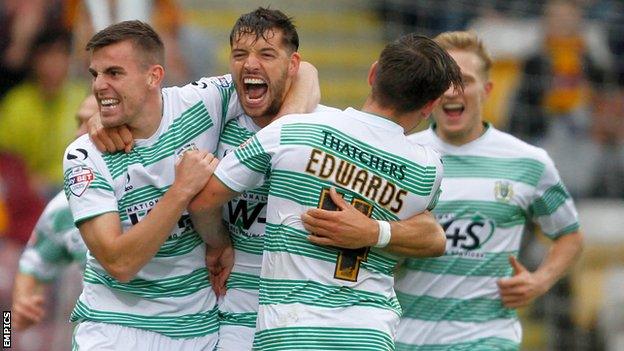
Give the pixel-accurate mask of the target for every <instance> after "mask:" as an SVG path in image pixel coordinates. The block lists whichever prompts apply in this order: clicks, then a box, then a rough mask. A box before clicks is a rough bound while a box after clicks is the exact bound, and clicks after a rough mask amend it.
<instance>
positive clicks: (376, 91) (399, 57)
mask: <svg viewBox="0 0 624 351" xmlns="http://www.w3.org/2000/svg"><path fill="white" fill-rule="evenodd" d="M451 84H452V85H453V86H454V88H455V89H463V83H462V78H461V71H460V68H459V66H457V63H456V62H455V60H453V58H452V57H451V56H450V55H449V54H448V53H447V52H446V51H445V50H444V49H442V48H441V47H440V46H439V45H438V44H436V43H435V42H434V41H433V40H431V39H429V38H427V37H424V36H421V35H417V34H414V33H412V34H406V35H404V36H402V37H400V38H399V39H397V40H395V41H394V42H392V43H390V44H388V45H386V47H385V48H384V49H383V51H382V52H381V56H380V57H379V61H378V63H377V72H376V76H375V81H374V83H373V90H372V96H373V99H375V101H376V102H377V103H378V104H380V105H381V106H383V107H386V108H391V109H393V110H395V111H396V112H397V113H406V112H411V111H415V110H418V109H420V108H422V107H424V106H425V104H426V103H427V102H429V101H431V100H435V99H437V98H438V97H440V96H441V95H442V94H443V93H444V92H445V91H446V90H447V89H448V88H449V87H450V86H451Z"/></svg>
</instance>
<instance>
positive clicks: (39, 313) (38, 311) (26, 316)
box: [11, 294, 45, 331]
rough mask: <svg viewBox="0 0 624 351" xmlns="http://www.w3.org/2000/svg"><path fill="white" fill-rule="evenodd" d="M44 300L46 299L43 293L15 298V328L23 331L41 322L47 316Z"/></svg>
mask: <svg viewBox="0 0 624 351" xmlns="http://www.w3.org/2000/svg"><path fill="white" fill-rule="evenodd" d="M44 302H45V300H44V298H43V295H41V294H36V295H30V296H25V297H17V298H15V301H13V307H12V308H11V310H12V312H13V315H12V318H13V323H14V324H13V325H14V326H15V329H16V330H18V331H22V330H24V329H26V328H28V327H30V326H33V325H35V324H37V323H39V322H41V320H42V319H43V317H44V316H45V310H44V309H43V305H44Z"/></svg>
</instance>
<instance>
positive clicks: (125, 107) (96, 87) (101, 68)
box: [89, 40, 153, 128]
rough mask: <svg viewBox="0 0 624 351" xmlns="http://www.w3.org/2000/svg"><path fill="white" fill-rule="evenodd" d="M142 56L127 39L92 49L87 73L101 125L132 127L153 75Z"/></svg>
mask: <svg viewBox="0 0 624 351" xmlns="http://www.w3.org/2000/svg"><path fill="white" fill-rule="evenodd" d="M142 57H143V56H142V55H141V54H140V53H139V52H138V51H137V50H135V49H134V47H133V45H132V43H131V41H129V40H126V41H121V42H118V43H115V44H111V45H108V46H104V47H101V48H98V49H96V50H94V51H93V53H92V55H91V64H90V65H89V72H90V73H91V75H92V76H93V82H92V89H93V94H94V95H95V97H96V99H97V102H98V105H99V107H100V113H101V119H102V125H103V126H104V127H107V128H109V127H117V126H120V125H122V124H128V125H129V126H133V124H134V123H135V122H136V121H137V120H138V118H139V116H140V115H141V113H142V111H143V110H144V108H143V107H144V106H145V104H146V101H147V100H148V95H149V92H150V89H151V87H152V86H153V84H152V79H153V77H152V75H151V68H150V66H149V65H146V64H145V63H144V62H143V61H142Z"/></svg>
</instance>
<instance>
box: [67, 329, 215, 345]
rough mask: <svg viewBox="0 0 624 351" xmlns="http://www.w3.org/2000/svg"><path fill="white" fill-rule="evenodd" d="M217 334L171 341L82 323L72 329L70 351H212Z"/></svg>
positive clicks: (152, 334) (146, 333) (140, 331)
mask: <svg viewBox="0 0 624 351" xmlns="http://www.w3.org/2000/svg"><path fill="white" fill-rule="evenodd" d="M217 337H218V335H217V333H213V334H210V335H206V336H202V337H197V338H190V339H173V338H170V337H168V336H165V335H162V334H159V333H155V332H152V331H149V330H143V329H137V328H130V327H125V326H121V325H117V324H108V323H97V322H81V323H79V324H78V325H77V326H76V329H75V330H74V338H73V340H72V351H87V350H88V351H92V350H97V351H128V350H131V351H171V350H184V351H212V350H214V348H215V346H216V344H217Z"/></svg>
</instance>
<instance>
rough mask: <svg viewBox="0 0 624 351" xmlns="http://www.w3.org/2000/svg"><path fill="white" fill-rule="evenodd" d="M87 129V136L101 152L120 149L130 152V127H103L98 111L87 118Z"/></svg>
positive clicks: (132, 142)
mask: <svg viewBox="0 0 624 351" xmlns="http://www.w3.org/2000/svg"><path fill="white" fill-rule="evenodd" d="M87 130H88V132H89V138H90V139H91V141H93V144H95V146H96V147H97V148H98V150H100V151H101V152H116V151H120V150H124V151H125V152H130V150H132V146H133V145H134V139H133V138H132V133H130V129H128V127H127V126H126V125H121V126H119V127H113V128H104V126H103V125H102V120H101V119H100V113H99V112H98V113H96V114H94V115H93V116H91V118H89V120H88V121H87Z"/></svg>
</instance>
